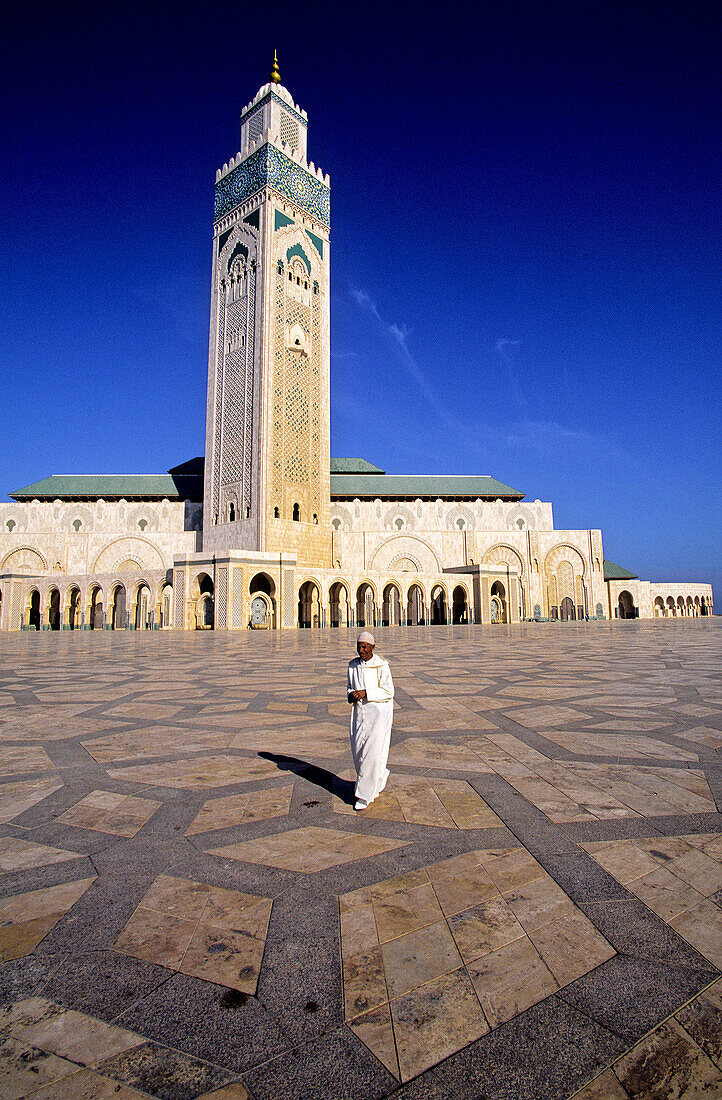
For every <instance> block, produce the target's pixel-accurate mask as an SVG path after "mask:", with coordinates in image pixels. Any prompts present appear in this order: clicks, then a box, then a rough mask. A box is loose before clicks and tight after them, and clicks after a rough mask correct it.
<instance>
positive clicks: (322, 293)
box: [203, 55, 331, 566]
mask: <svg viewBox="0 0 722 1100" xmlns="http://www.w3.org/2000/svg"><path fill="white" fill-rule="evenodd" d="M307 126H308V121H307V115H306V112H305V111H302V110H301V108H300V107H298V106H297V104H295V103H294V101H293V97H292V96H291V94H290V92H289V91H288V90H287V89H286V88H284V87H283V85H282V84H281V78H280V74H279V71H278V62H277V59H276V57H275V55H274V61H273V68H272V70H271V75H270V80H269V83H268V84H264V85H263V87H262V88H260V90H259V91H258V93H257V94H256V96H255V98H254V99H253V100H252V101H251V103H249V104H248V106H247V107H246V108H245V109H244V110H243V111H242V113H241V149H240V152H239V153H238V154H237V156H235V157H234V158H232V159H231V160H230V161H229V162H228V164H224V165H223V168H221V169H220V170H219V171H218V172H217V173H216V191H215V214H214V228H213V279H212V287H211V325H210V340H209V356H208V405H207V411H206V467H205V491H204V507H203V548H204V551H209V550H210V551H213V552H216V551H223V550H260V551H267V552H277V553H280V552H284V553H289V554H292V553H295V554H296V555H297V559H298V562H299V564H307V565H316V566H330V565H331V537H330V522H329V496H330V477H329V419H330V415H329V413H330V410H329V400H330V398H329V178H328V176H324V175H323V173H322V172H321V169H320V168H318V169H317V168H315V167H314V164H313V162H310V163H309V162H308V161H307V159H306V137H307Z"/></svg>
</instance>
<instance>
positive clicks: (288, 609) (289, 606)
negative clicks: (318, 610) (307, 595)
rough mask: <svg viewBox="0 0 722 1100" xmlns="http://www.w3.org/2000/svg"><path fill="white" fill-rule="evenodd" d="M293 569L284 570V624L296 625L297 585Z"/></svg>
mask: <svg viewBox="0 0 722 1100" xmlns="http://www.w3.org/2000/svg"><path fill="white" fill-rule="evenodd" d="M294 581H295V574H294V572H293V570H292V569H284V570H283V625H284V626H295V625H296V586H295V584H294Z"/></svg>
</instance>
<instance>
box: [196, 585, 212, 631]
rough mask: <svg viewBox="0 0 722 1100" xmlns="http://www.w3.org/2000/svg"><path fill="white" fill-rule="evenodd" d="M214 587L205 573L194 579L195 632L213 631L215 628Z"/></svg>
mask: <svg viewBox="0 0 722 1100" xmlns="http://www.w3.org/2000/svg"><path fill="white" fill-rule="evenodd" d="M215 594H216V590H215V585H214V584H213V581H212V580H211V578H210V577H209V576H208V574H207V573H201V574H200V575H199V576H198V577H196V581H195V584H194V585H193V595H194V597H195V601H196V630H213V627H214V626H215Z"/></svg>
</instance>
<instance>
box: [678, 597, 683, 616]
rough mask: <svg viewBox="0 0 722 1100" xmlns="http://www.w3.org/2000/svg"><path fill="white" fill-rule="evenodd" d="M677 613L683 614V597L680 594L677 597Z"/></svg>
mask: <svg viewBox="0 0 722 1100" xmlns="http://www.w3.org/2000/svg"><path fill="white" fill-rule="evenodd" d="M677 614H678V615H684V598H683V597H682V596H678V597H677Z"/></svg>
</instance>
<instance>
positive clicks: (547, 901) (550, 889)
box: [504, 875, 574, 932]
mask: <svg viewBox="0 0 722 1100" xmlns="http://www.w3.org/2000/svg"><path fill="white" fill-rule="evenodd" d="M504 901H505V902H506V904H507V905H508V906H509V908H510V909H511V911H512V913H513V914H514V916H515V917H516V919H517V920H518V921H519V923H520V924H521V925H522V927H523V928H524V930H525V931H526V932H530V931H531V930H532V929H534V928H541V927H542V926H543V925H545V924H549V923H550V921H553V920H557V919H558V918H561V917H564V916H565V915H566V914H568V913H569V912H571V911H572V910H573V909H574V903H573V902H572V901H570V899H569V898H568V897H567V895H566V894H565V893H564V891H563V890H562V889H561V887H559V886H557V884H556V883H555V882H554V881H553V879H551V878H549V876H548V875H543V876H542V877H541V878H537V879H534V880H533V881H532V882H527V883H526V884H525V885H524V886H514V887H512V889H511V890H509V891H507V892H506V893H505V894H504Z"/></svg>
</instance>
